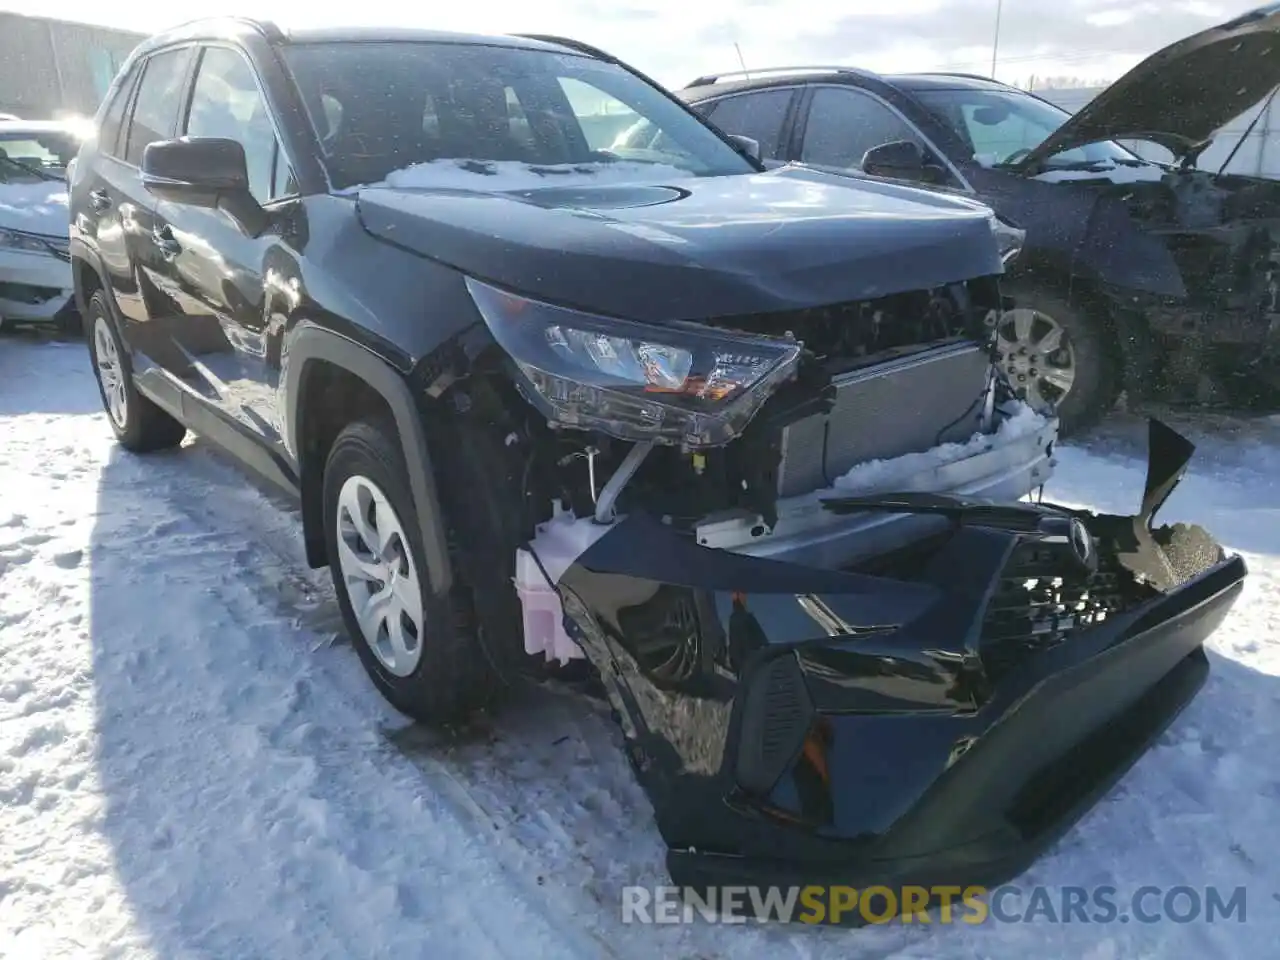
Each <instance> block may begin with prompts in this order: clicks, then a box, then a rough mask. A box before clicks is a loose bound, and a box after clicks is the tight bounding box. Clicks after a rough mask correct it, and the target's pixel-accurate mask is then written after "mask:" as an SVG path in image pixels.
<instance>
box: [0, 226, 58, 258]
mask: <svg viewBox="0 0 1280 960" xmlns="http://www.w3.org/2000/svg"><path fill="white" fill-rule="evenodd" d="M0 250H21V251H22V252H23V253H52V252H53V251H52V250H51V249H50V248H49V244H48V243H47V242H45V241H44V240H43V239H41V238H40V237H37V236H35V235H34V234H29V233H22V232H20V231H18V230H0Z"/></svg>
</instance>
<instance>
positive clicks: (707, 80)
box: [685, 64, 868, 90]
mask: <svg viewBox="0 0 1280 960" xmlns="http://www.w3.org/2000/svg"><path fill="white" fill-rule="evenodd" d="M766 73H783V74H786V73H851V74H855V75H858V76H865V75H866V74H867V73H868V71H866V70H860V69H858V68H857V67H851V66H849V65H848V64H841V65H838V66H833V67H827V66H807V67H762V68H760V69H757V70H730V71H728V72H726V73H708V74H706V75H705V76H701V77H698V78H697V79H695V80H694V81H693V82H692V83H689V84H686V86H685V89H686V90H687V89H689V87H708V86H711V85H712V84H713V83H719V82H720V81H721V80H726V79H728V78H730V77H746V78H747V79H748V80H750V79H751V78H752V77H754V76H759V75H762V74H766Z"/></svg>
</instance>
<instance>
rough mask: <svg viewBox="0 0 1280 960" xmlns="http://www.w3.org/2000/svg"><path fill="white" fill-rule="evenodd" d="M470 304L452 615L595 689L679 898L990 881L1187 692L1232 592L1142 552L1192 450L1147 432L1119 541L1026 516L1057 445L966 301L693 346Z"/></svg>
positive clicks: (890, 308)
mask: <svg viewBox="0 0 1280 960" xmlns="http://www.w3.org/2000/svg"><path fill="white" fill-rule="evenodd" d="M468 286H469V288H470V292H471V295H472V297H473V298H474V300H475V302H476V305H477V307H478V308H479V310H480V312H481V314H482V315H483V317H484V320H485V325H486V326H487V328H488V330H489V332H490V333H491V334H492V337H493V340H494V341H496V342H497V344H498V345H499V346H501V348H502V350H501V351H497V352H496V353H497V354H500V356H497V358H496V361H495V363H494V365H493V366H492V367H491V368H490V369H489V373H491V374H492V375H489V376H486V375H485V373H486V370H485V368H484V366H483V361H481V362H480V363H478V364H475V365H473V368H472V369H470V370H468V372H467V376H466V377H465V379H464V380H463V382H461V383H459V384H458V385H457V388H456V389H453V390H450V391H449V393H450V395H451V396H452V398H453V407H454V410H455V411H458V412H459V413H460V414H462V415H464V416H465V421H464V422H465V424H466V429H465V430H464V431H463V432H461V433H460V434H459V435H458V442H457V443H456V444H455V445H454V447H453V448H452V452H451V454H450V459H458V460H468V459H473V458H474V457H475V456H476V455H477V454H476V451H477V450H478V449H481V448H484V447H485V446H486V444H488V446H489V448H490V449H491V451H492V452H491V455H490V456H489V460H488V464H489V466H487V467H486V469H484V470H473V471H472V472H471V473H470V474H469V476H471V477H482V476H483V478H484V482H477V481H473V482H472V485H471V486H470V487H468V488H465V489H464V495H465V496H466V497H468V498H470V499H474V500H482V501H486V502H487V503H489V504H490V505H491V506H490V507H489V508H488V509H487V511H486V512H487V514H488V515H489V516H492V517H499V516H506V517H507V518H508V519H507V520H506V521H505V524H504V529H505V531H506V532H505V533H504V534H503V535H501V536H488V537H487V538H486V540H485V544H476V545H472V546H471V547H470V549H468V550H467V551H464V552H463V556H464V557H467V558H468V562H470V563H471V565H472V571H471V577H470V579H471V580H472V582H489V583H494V584H495V589H494V590H492V591H490V593H489V594H486V595H485V596H483V597H481V598H480V603H479V604H478V606H479V607H480V609H481V616H482V617H483V616H485V615H486V611H488V612H490V614H491V619H490V621H489V622H490V623H491V624H496V625H498V626H499V627H500V623H499V620H498V618H497V617H496V614H493V611H494V610H495V608H496V607H497V604H498V598H499V597H500V596H501V595H502V591H500V590H498V589H496V581H495V579H494V575H493V572H492V571H493V570H495V569H496V570H499V571H501V572H503V573H502V576H503V577H504V578H506V579H505V580H504V583H509V582H510V581H511V580H514V583H515V586H516V590H515V592H514V595H513V597H512V602H515V598H518V602H519V607H520V609H518V610H512V611H511V614H512V616H511V618H510V619H511V620H512V621H515V622H520V623H522V625H523V637H522V640H523V643H522V653H523V654H526V655H531V656H532V658H533V659H534V660H536V661H542V662H549V663H554V662H559V663H560V664H568V663H570V662H576V663H578V664H584V662H585V663H589V664H590V666H591V667H592V668H594V672H595V673H596V674H598V676H599V679H600V681H601V682H602V684H603V688H604V690H605V692H606V695H607V697H608V699H609V701H610V703H611V705H612V706H613V708H614V710H615V712H616V714H617V717H618V719H619V721H620V723H621V726H622V729H623V733H624V737H625V741H626V746H627V750H628V752H629V754H630V757H631V759H632V761H633V763H634V766H635V770H636V773H637V776H638V778H639V779H640V781H641V783H642V784H643V786H644V787H645V789H646V791H647V793H648V795H649V797H650V799H651V800H652V803H653V806H654V812H655V817H656V821H657V824H658V827H659V830H660V832H661V833H662V836H663V838H664V840H665V841H666V843H667V844H668V846H669V856H668V867H669V870H670V873H671V876H672V878H673V880H674V881H675V882H676V883H677V884H680V885H685V886H692V887H706V886H718V885H721V884H735V885H736V884H743V883H746V884H761V885H765V884H783V885H808V884H847V885H852V886H866V885H869V884H884V885H888V886H890V887H893V886H895V885H903V884H919V885H922V886H938V885H952V884H960V885H974V884H988V885H989V884H992V883H996V882H999V881H1002V880H1004V879H1007V878H1009V877H1011V876H1012V875H1014V874H1016V873H1018V872H1020V871H1021V870H1022V869H1023V868H1024V867H1025V866H1026V865H1027V864H1028V863H1029V862H1030V860H1031V859H1033V858H1034V857H1035V856H1036V855H1037V854H1038V853H1039V852H1040V851H1041V850H1043V849H1044V847H1045V846H1046V845H1047V844H1048V843H1049V842H1051V841H1052V839H1053V838H1054V837H1055V836H1057V835H1058V834H1059V833H1060V832H1061V831H1063V830H1064V829H1066V827H1067V826H1069V825H1070V824H1071V823H1072V822H1073V821H1074V819H1075V818H1076V817H1077V816H1079V815H1080V813H1081V812H1083V810H1085V809H1086V808H1087V807H1088V806H1089V805H1090V804H1091V803H1092V802H1093V801H1094V800H1096V798H1097V797H1098V795H1099V793H1100V792H1101V791H1102V790H1104V789H1105V788H1106V787H1107V786H1108V785H1109V784H1110V783H1112V782H1113V781H1114V780H1115V779H1116V778H1117V777H1119V776H1120V775H1121V774H1122V772H1123V771H1124V770H1125V769H1126V768H1127V767H1128V765H1129V764H1130V763H1132V762H1133V761H1134V760H1135V759H1136V757H1137V756H1139V755H1140V754H1141V753H1142V752H1143V750H1144V749H1145V748H1146V747H1147V745H1148V744H1149V743H1150V742H1151V740H1152V738H1153V737H1154V736H1155V735H1156V734H1157V733H1158V732H1159V730H1160V729H1162V728H1163V727H1164V725H1165V724H1167V723H1168V722H1169V721H1170V720H1171V719H1172V717H1173V716H1174V715H1175V714H1176V713H1177V711H1178V710H1179V709H1180V708H1181V707H1182V706H1183V705H1184V704H1185V703H1186V702H1187V701H1188V700H1189V699H1190V698H1191V696H1192V695H1193V694H1194V692H1195V690H1196V689H1197V688H1198V686H1199V684H1200V683H1201V682H1202V680H1203V677H1204V673H1205V670H1206V668H1207V664H1206V660H1205V656H1204V653H1203V652H1202V649H1201V646H1202V644H1203V642H1204V640H1205V638H1206V637H1207V636H1208V635H1209V634H1210V633H1211V632H1212V630H1213V629H1214V628H1215V627H1216V626H1217V625H1218V623H1219V622H1220V621H1221V620H1222V618H1223V617H1224V616H1225V615H1226V612H1227V611H1228V609H1229V608H1230V606H1231V604H1232V603H1233V601H1234V599H1235V597H1236V595H1237V594H1238V592H1239V590H1240V586H1241V583H1242V580H1243V577H1244V575H1245V568H1244V564H1243V562H1242V561H1241V560H1240V559H1238V558H1231V559H1227V558H1225V557H1224V555H1223V552H1222V550H1221V548H1220V547H1218V545H1217V544H1216V543H1215V542H1214V541H1213V540H1212V539H1211V538H1210V537H1209V536H1208V534H1206V533H1204V532H1203V531H1201V530H1199V529H1198V528H1193V527H1182V526H1177V527H1173V528H1161V529H1153V528H1152V526H1151V521H1152V517H1153V516H1154V514H1155V512H1156V510H1157V509H1158V508H1159V507H1160V505H1161V504H1162V503H1163V502H1164V499H1165V498H1166V497H1167V496H1168V493H1169V491H1170V490H1171V489H1172V488H1173V486H1174V485H1175V484H1176V483H1177V481H1178V479H1179V478H1180V476H1181V474H1182V472H1183V471H1184V469H1185V467H1186V464H1187V461H1188V459H1189V457H1190V453H1191V447H1190V445H1189V444H1188V443H1187V442H1186V441H1185V440H1183V439H1182V438H1181V437H1180V436H1178V435H1177V434H1175V433H1173V432H1172V431H1170V430H1169V429H1168V428H1166V427H1163V426H1162V425H1160V424H1157V423H1153V425H1152V434H1151V438H1152V446H1151V451H1150V463H1149V471H1148V482H1147V492H1146V496H1145V497H1144V500H1143V505H1142V508H1141V510H1140V511H1139V512H1138V514H1136V515H1135V516H1133V517H1119V516H1109V515H1094V514H1091V513H1087V512H1084V511H1075V510H1068V509H1066V508H1061V507H1055V506H1046V505H1042V504H1032V503H1029V502H1026V501H1025V500H1024V499H1023V498H1025V497H1026V496H1027V495H1028V494H1029V493H1031V492H1033V491H1034V490H1035V489H1036V488H1038V487H1041V486H1043V484H1044V483H1045V481H1046V480H1047V479H1048V478H1049V475H1050V473H1051V470H1052V466H1053V447H1054V443H1055V442H1056V433H1057V424H1056V421H1055V420H1053V419H1046V418H1044V417H1042V416H1040V415H1037V414H1035V413H1033V412H1032V411H1031V410H1030V409H1029V408H1028V407H1027V406H1026V405H1025V404H1023V403H1021V402H1020V401H1017V400H1015V399H1013V398H1012V396H1011V393H1010V391H1009V388H1008V385H1007V383H1006V382H1005V381H1004V380H1003V379H1002V378H1000V377H999V376H998V375H997V373H996V372H995V369H994V365H993V363H992V354H991V339H992V336H991V330H992V327H991V325H990V318H991V317H992V316H993V315H994V306H995V305H997V304H998V303H999V299H998V298H999V291H998V287H997V285H996V282H995V278H994V277H992V278H985V279H979V280H974V281H968V282H966V283H958V284H952V285H949V286H945V287H941V288H936V289H932V290H926V291H916V292H908V293H905V294H898V295H893V296H886V297H882V298H880V299H878V300H871V301H863V302H858V303H851V304H843V305H836V306H833V307H822V308H818V309H806V310H800V311H796V312H793V313H789V314H771V315H763V316H759V317H743V316H738V317H733V318H729V319H727V320H714V319H713V320H709V321H706V322H704V323H701V324H696V325H695V324H676V323H672V324H665V325H654V324H632V323H628V322H623V321H615V320H605V319H601V318H597V317H594V316H592V315H589V314H585V313H579V312H577V311H573V310H568V309H565V308H563V307H556V306H550V305H547V304H543V303H537V302H534V301H531V300H528V299H525V298H523V297H520V296H517V295H514V294H511V293H507V292H503V291H499V290H497V289H495V288H490V287H486V286H484V285H482V284H479V283H474V282H470V283H469V284H468ZM489 355H490V356H494V355H495V352H494V351H490V354H489ZM517 391H518V395H517ZM526 401H527V402H526ZM486 438H487V439H486ZM493 438H503V439H502V440H501V442H496V441H494V439H493ZM513 491H514V492H516V493H517V495H516V496H511V495H510V494H511V493H512V492H513ZM885 491H890V492H889V493H886V492H885ZM513 504H514V505H513ZM552 504H554V507H553V506H551V505H552ZM513 512H514V513H515V514H516V516H515V517H514V518H513V517H512V516H511V514H512V513H513ZM486 545H487V546H486ZM486 550H488V551H489V552H488V553H486V552H485V551H486ZM485 576H488V577H489V580H488V581H484V580H483V578H484V577H485ZM506 593H508V594H510V593H511V591H510V590H507V591H506ZM497 632H498V630H497V629H495V630H493V631H491V633H490V635H491V636H492V635H494V634H496V633H497ZM513 639H514V638H513ZM515 642H516V643H519V642H520V641H519V640H515ZM548 669H553V670H554V669H555V668H554V667H548Z"/></svg>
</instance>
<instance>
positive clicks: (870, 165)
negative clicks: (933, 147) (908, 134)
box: [862, 140, 944, 183]
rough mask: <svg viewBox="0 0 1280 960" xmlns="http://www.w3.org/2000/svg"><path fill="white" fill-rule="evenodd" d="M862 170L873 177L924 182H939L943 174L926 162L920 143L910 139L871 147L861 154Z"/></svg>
mask: <svg viewBox="0 0 1280 960" xmlns="http://www.w3.org/2000/svg"><path fill="white" fill-rule="evenodd" d="M862 170H863V172H864V173H869V174H871V176H873V177H891V178H892V179H895V180H920V181H922V182H924V183H940V182H941V181H942V176H943V175H944V174H943V171H942V170H941V169H940V168H939V167H937V166H936V165H935V164H931V163H929V162H928V160H927V158H926V157H925V155H924V150H923V149H921V147H920V144H918V143H915V142H913V141H911V140H890V141H889V142H888V143H882V144H880V145H879V146H878V147H872V148H871V149H870V150H868V151H867V152H866V153H864V154H863V155H862Z"/></svg>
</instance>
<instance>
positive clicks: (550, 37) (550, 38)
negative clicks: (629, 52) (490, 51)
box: [512, 33, 615, 61]
mask: <svg viewBox="0 0 1280 960" xmlns="http://www.w3.org/2000/svg"><path fill="white" fill-rule="evenodd" d="M512 36H516V37H520V38H521V39H522V40H537V41H538V42H539V43H554V44H556V45H557V46H560V47H568V48H569V49H570V50H577V51H578V52H579V53H585V54H587V56H590V57H595V58H596V59H597V60H609V61H613V60H614V59H615V57H614V56H613V55H612V54H608V53H605V52H604V51H603V50H601V49H600V48H599V47H593V46H592V45H591V44H589V43H583V42H582V41H581V40H570V39H569V38H568V37H557V36H555V35H554V34H550V33H516V34H512Z"/></svg>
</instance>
